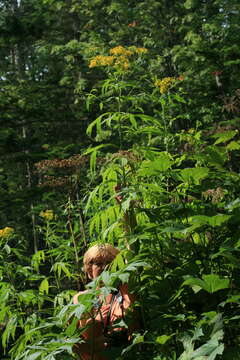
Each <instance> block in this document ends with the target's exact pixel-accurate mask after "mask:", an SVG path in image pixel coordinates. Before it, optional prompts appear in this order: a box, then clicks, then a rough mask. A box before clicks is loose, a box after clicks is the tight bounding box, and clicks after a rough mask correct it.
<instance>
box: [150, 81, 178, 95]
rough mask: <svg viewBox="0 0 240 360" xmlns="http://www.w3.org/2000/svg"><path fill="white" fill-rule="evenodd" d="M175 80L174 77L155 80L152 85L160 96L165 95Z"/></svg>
mask: <svg viewBox="0 0 240 360" xmlns="http://www.w3.org/2000/svg"><path fill="white" fill-rule="evenodd" d="M175 80H176V79H175V78H174V77H165V78H163V79H162V80H159V79H157V80H156V81H155V83H154V85H155V86H156V87H158V88H159V90H160V93H161V94H165V93H166V92H167V91H168V89H169V88H170V86H171V85H172V84H173V82H174V81H175Z"/></svg>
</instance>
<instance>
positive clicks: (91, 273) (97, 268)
mask: <svg viewBox="0 0 240 360" xmlns="http://www.w3.org/2000/svg"><path fill="white" fill-rule="evenodd" d="M105 267H106V263H105V262H103V261H101V260H96V261H94V260H92V261H91V262H90V263H89V266H88V271H87V274H88V277H89V278H90V279H96V278H97V277H98V276H99V275H100V274H101V273H102V272H103V270H104V268H105Z"/></svg>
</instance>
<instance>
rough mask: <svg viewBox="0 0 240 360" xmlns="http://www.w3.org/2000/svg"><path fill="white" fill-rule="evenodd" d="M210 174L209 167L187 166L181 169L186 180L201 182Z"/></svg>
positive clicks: (182, 176) (181, 173) (197, 183)
mask: <svg viewBox="0 0 240 360" xmlns="http://www.w3.org/2000/svg"><path fill="white" fill-rule="evenodd" d="M208 174H209V169H208V168H205V167H196V168H186V169H183V170H181V172H180V177H181V178H182V180H183V181H184V182H187V183H194V184H196V185H199V184H200V181H201V180H203V179H205V178H206V177H207V176H208Z"/></svg>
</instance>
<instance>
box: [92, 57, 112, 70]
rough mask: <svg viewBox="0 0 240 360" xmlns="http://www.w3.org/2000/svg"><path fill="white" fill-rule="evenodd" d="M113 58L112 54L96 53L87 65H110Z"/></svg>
mask: <svg viewBox="0 0 240 360" xmlns="http://www.w3.org/2000/svg"><path fill="white" fill-rule="evenodd" d="M114 60H115V58H114V56H103V55H98V56H95V58H93V59H92V60H91V61H90V64H89V67H90V68H93V67H96V66H107V65H112V64H113V62H114Z"/></svg>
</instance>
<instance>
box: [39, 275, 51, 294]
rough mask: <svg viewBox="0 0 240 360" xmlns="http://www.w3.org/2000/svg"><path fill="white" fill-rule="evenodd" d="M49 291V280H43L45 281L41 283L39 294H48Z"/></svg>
mask: <svg viewBox="0 0 240 360" xmlns="http://www.w3.org/2000/svg"><path fill="white" fill-rule="evenodd" d="M48 291H49V283H48V279H47V278H45V279H43V281H42V282H41V284H40V286H39V293H40V294H44V293H45V294H48Z"/></svg>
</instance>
